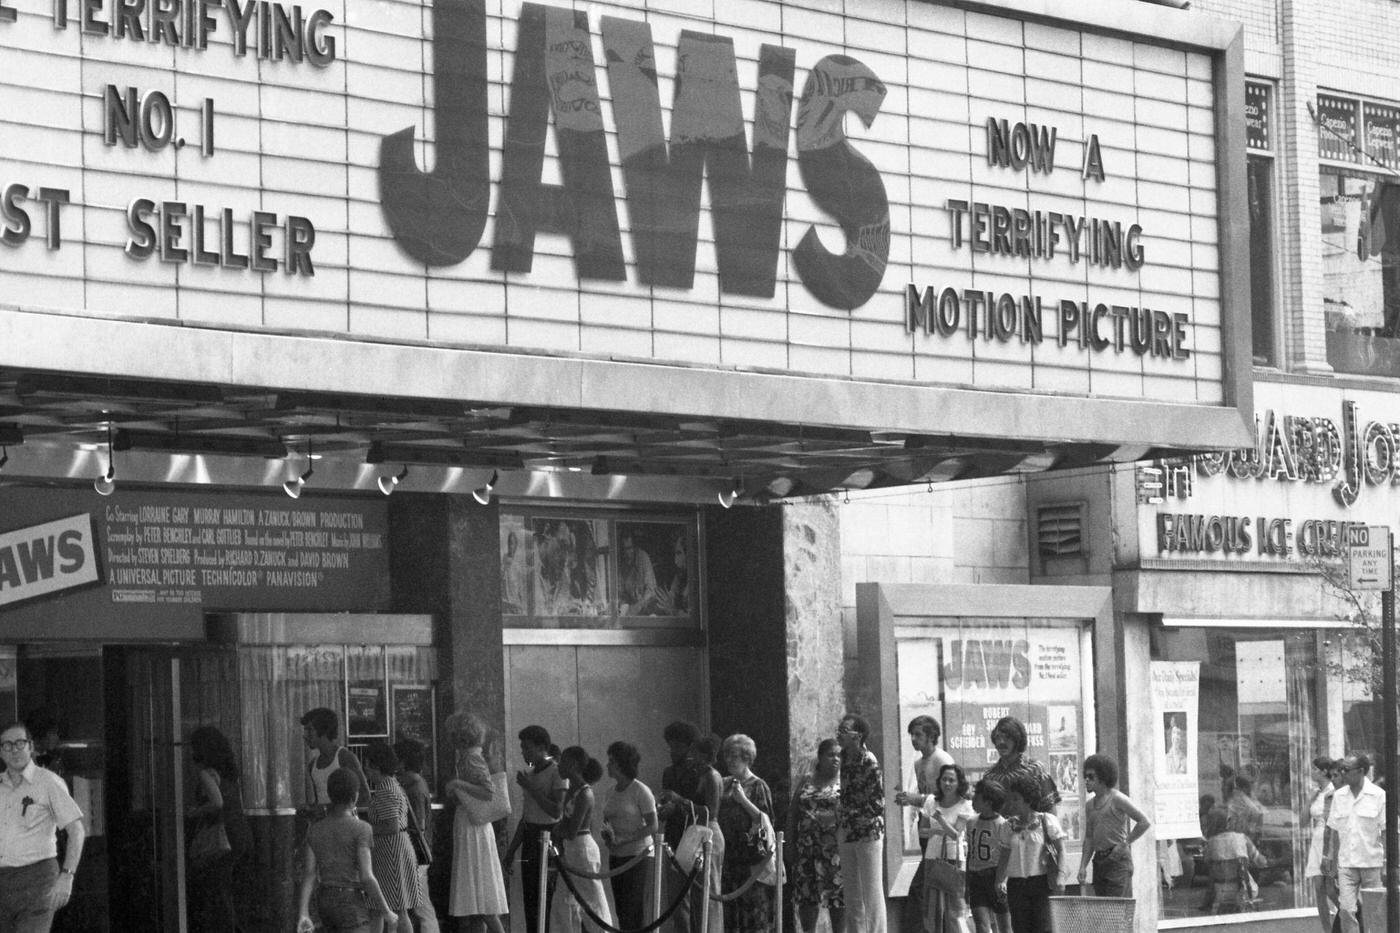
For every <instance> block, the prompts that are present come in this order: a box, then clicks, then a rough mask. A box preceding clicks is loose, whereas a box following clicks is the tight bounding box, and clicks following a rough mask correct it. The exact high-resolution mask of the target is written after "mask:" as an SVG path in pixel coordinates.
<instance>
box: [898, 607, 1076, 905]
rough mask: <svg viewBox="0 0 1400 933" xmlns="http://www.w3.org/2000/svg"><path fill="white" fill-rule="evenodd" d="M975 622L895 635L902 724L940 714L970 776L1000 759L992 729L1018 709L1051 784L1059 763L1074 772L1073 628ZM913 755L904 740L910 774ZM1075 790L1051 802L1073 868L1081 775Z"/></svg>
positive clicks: (909, 774)
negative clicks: (911, 635) (903, 636)
mask: <svg viewBox="0 0 1400 933" xmlns="http://www.w3.org/2000/svg"><path fill="white" fill-rule="evenodd" d="M949 621H950V622H952V621H954V620H949ZM978 623H979V624H977V625H976V626H966V627H962V626H958V625H950V626H949V627H947V628H940V627H930V628H922V627H921V628H920V629H919V630H918V632H919V635H918V637H916V638H906V639H900V641H899V642H898V646H897V649H896V662H897V666H898V672H899V685H900V686H899V697H900V723H901V726H903V725H905V724H907V723H908V721H909V720H910V719H911V718H913V717H914V716H915V715H918V714H919V713H921V712H927V713H929V714H930V715H933V716H934V717H935V718H937V719H938V720H939V722H940V723H941V724H942V726H943V742H942V744H943V747H944V748H945V749H946V750H947V751H948V753H949V754H950V755H952V756H953V760H954V761H956V762H957V763H958V764H959V765H961V766H962V767H963V769H964V771H965V772H966V774H967V779H968V782H969V783H970V784H975V783H976V782H977V781H978V780H979V779H980V778H981V777H982V776H983V774H985V773H986V771H987V769H988V768H989V767H991V766H992V765H993V764H995V763H996V761H997V753H996V749H995V748H993V747H992V743H991V732H992V728H993V727H994V726H995V725H996V724H997V722H998V720H1000V719H1001V718H1002V717H1003V716H1014V717H1015V718H1017V719H1019V720H1020V721H1021V722H1022V724H1024V725H1025V727H1026V734H1027V747H1026V757H1028V758H1030V759H1032V760H1034V761H1036V762H1039V763H1040V764H1042V765H1044V766H1045V767H1046V768H1047V769H1049V770H1050V771H1051V773H1052V774H1054V775H1055V777H1056V782H1057V784H1058V783H1059V781H1060V774H1058V773H1056V771H1057V768H1058V769H1059V770H1061V771H1066V772H1067V771H1068V770H1071V769H1072V770H1073V771H1074V774H1076V775H1077V774H1078V770H1077V768H1078V764H1079V761H1080V756H1081V755H1082V753H1083V751H1084V749H1083V747H1082V739H1081V736H1083V734H1084V731H1083V709H1084V706H1083V703H1084V699H1083V696H1082V693H1083V690H1084V681H1083V676H1082V673H1083V658H1082V657H1081V652H1080V638H1079V630H1078V628H1077V627H1074V626H1038V625H1034V624H1028V623H1027V622H1025V621H1023V622H1017V623H1013V624H1011V625H1005V624H998V623H994V622H986V621H984V620H978ZM935 710H939V711H941V713H942V715H941V716H939V714H938V713H937V712H934V711H935ZM914 754H915V753H914V751H913V749H912V748H910V747H909V745H908V742H907V741H906V742H905V744H904V746H903V748H902V750H901V757H900V768H901V771H900V773H901V774H902V775H904V776H905V778H904V779H905V781H906V782H912V780H913V756H914ZM905 786H906V787H908V786H912V783H906V784H905ZM1074 788H1075V789H1074V790H1073V791H1071V792H1064V791H1063V789H1062V796H1063V800H1062V802H1061V804H1060V807H1059V808H1058V809H1057V813H1058V814H1059V816H1060V818H1061V822H1062V823H1063V824H1064V827H1065V829H1066V831H1067V832H1068V833H1069V836H1070V842H1069V844H1068V845H1067V847H1066V858H1065V865H1066V866H1067V869H1066V871H1067V872H1068V873H1069V875H1072V874H1073V868H1074V866H1077V865H1078V864H1079V862H1078V859H1079V851H1080V840H1081V839H1082V838H1083V798H1082V787H1081V783H1080V782H1079V781H1078V780H1077V779H1076V780H1075V783H1074ZM905 821H906V835H905V838H906V839H910V838H915V839H916V838H917V836H915V835H914V833H913V830H911V829H910V828H909V827H912V826H913V825H914V824H913V820H912V818H911V817H910V816H909V815H906V817H905ZM906 848H907V846H906ZM1066 877H1068V876H1066Z"/></svg>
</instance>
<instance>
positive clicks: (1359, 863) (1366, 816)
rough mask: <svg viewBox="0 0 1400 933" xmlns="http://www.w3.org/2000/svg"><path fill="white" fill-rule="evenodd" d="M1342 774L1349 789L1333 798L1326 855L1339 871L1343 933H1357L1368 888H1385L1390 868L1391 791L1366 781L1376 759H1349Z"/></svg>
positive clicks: (1346, 787)
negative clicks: (1363, 893)
mask: <svg viewBox="0 0 1400 933" xmlns="http://www.w3.org/2000/svg"><path fill="white" fill-rule="evenodd" d="M1341 768H1342V777H1343V778H1344V779H1345V781H1346V783H1345V784H1343V785H1342V786H1341V787H1339V788H1338V789H1337V790H1336V792H1335V793H1333V794H1332V813H1331V815H1330V816H1329V817H1328V818H1327V830H1328V832H1327V848H1326V851H1327V854H1328V856H1329V857H1330V860H1331V863H1332V864H1333V865H1335V866H1336V868H1337V901H1338V907H1339V910H1338V913H1339V914H1340V916H1341V918H1342V933H1357V931H1358V930H1359V929H1360V928H1361V927H1360V924H1359V923H1358V922H1357V918H1356V909H1357V898H1358V893H1359V892H1360V890H1361V889H1362V888H1378V887H1380V885H1381V866H1383V865H1384V864H1385V843H1384V840H1383V838H1382V837H1383V835H1384V832H1385V791H1383V790H1382V789H1381V788H1379V787H1377V786H1376V785H1375V784H1373V783H1371V780H1370V779H1369V778H1367V777H1366V772H1367V771H1369V770H1370V769H1371V759H1370V758H1369V757H1367V756H1366V755H1361V754H1357V753H1355V752H1353V753H1352V754H1350V755H1347V756H1346V757H1345V758H1343V759H1342V762H1341ZM1326 867H1327V866H1326V865H1324V869H1325V868H1326Z"/></svg>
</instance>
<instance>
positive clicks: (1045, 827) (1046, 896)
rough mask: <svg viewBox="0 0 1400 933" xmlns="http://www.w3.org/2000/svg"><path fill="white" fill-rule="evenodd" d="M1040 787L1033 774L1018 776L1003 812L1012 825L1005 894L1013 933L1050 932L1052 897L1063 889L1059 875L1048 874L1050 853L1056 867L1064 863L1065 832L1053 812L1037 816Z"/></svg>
mask: <svg viewBox="0 0 1400 933" xmlns="http://www.w3.org/2000/svg"><path fill="white" fill-rule="evenodd" d="M1040 799H1041V791H1040V785H1039V783H1038V782H1037V781H1036V779H1035V778H1034V777H1032V776H1030V775H1017V776H1016V777H1015V778H1013V779H1012V780H1011V784H1010V786H1008V787H1007V788H1006V805H1005V806H1004V807H1003V809H1002V812H1003V813H1004V814H1005V815H1006V817H1007V819H1008V820H1009V821H1010V823H1011V844H1010V846H1009V848H1008V851H1009V853H1010V858H1009V859H1008V861H1007V866H1006V875H1005V877H1006V895H1007V901H1008V902H1009V906H1010V908H1011V929H1012V931H1013V933H1050V894H1051V892H1052V891H1054V892H1058V891H1059V890H1060V879H1059V873H1058V872H1056V873H1055V875H1054V877H1050V876H1048V875H1047V874H1046V870H1047V868H1048V867H1049V866H1047V864H1046V852H1047V850H1048V851H1049V852H1050V853H1051V854H1052V855H1053V857H1054V863H1055V864H1056V865H1062V864H1064V860H1065V831H1064V830H1063V829H1062V828H1061V827H1060V821H1059V820H1057V819H1056V818H1055V815H1054V814H1053V813H1037V812H1036V811H1035V810H1034V809H1032V807H1031V801H1033V800H1040Z"/></svg>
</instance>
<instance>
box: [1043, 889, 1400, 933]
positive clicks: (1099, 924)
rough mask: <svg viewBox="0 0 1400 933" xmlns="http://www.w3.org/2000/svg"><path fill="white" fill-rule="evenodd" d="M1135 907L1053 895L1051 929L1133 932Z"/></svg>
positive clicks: (1122, 900) (1120, 900)
mask: <svg viewBox="0 0 1400 933" xmlns="http://www.w3.org/2000/svg"><path fill="white" fill-rule="evenodd" d="M1136 909H1137V901H1135V900H1133V899H1132V898H1131V897H1051V898H1050V929H1051V930H1054V931H1055V933H1131V931H1132V929H1133V915H1134V913H1135V912H1136ZM1382 929H1383V927H1382Z"/></svg>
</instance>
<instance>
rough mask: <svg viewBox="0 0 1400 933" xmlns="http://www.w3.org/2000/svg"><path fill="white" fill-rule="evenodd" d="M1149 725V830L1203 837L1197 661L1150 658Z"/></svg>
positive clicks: (1164, 836) (1173, 835)
mask: <svg viewBox="0 0 1400 933" xmlns="http://www.w3.org/2000/svg"><path fill="white" fill-rule="evenodd" d="M1149 676H1150V677H1151V680H1152V683H1151V689H1152V723H1153V726H1154V728H1155V729H1156V730H1158V731H1157V733H1156V735H1155V736H1154V745H1155V748H1156V754H1155V756H1154V757H1155V760H1156V767H1155V778H1156V780H1155V785H1156V788H1155V794H1156V807H1155V810H1154V813H1153V817H1152V828H1153V830H1154V831H1155V832H1156V833H1157V838H1158V839H1195V838H1197V837H1199V836H1200V835H1201V820H1200V802H1199V790H1200V782H1199V778H1198V767H1197V751H1196V745H1197V742H1196V737H1197V730H1198V728H1199V716H1200V691H1201V665H1200V663H1199V662H1196V661H1152V662H1151V664H1150V669H1149Z"/></svg>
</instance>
